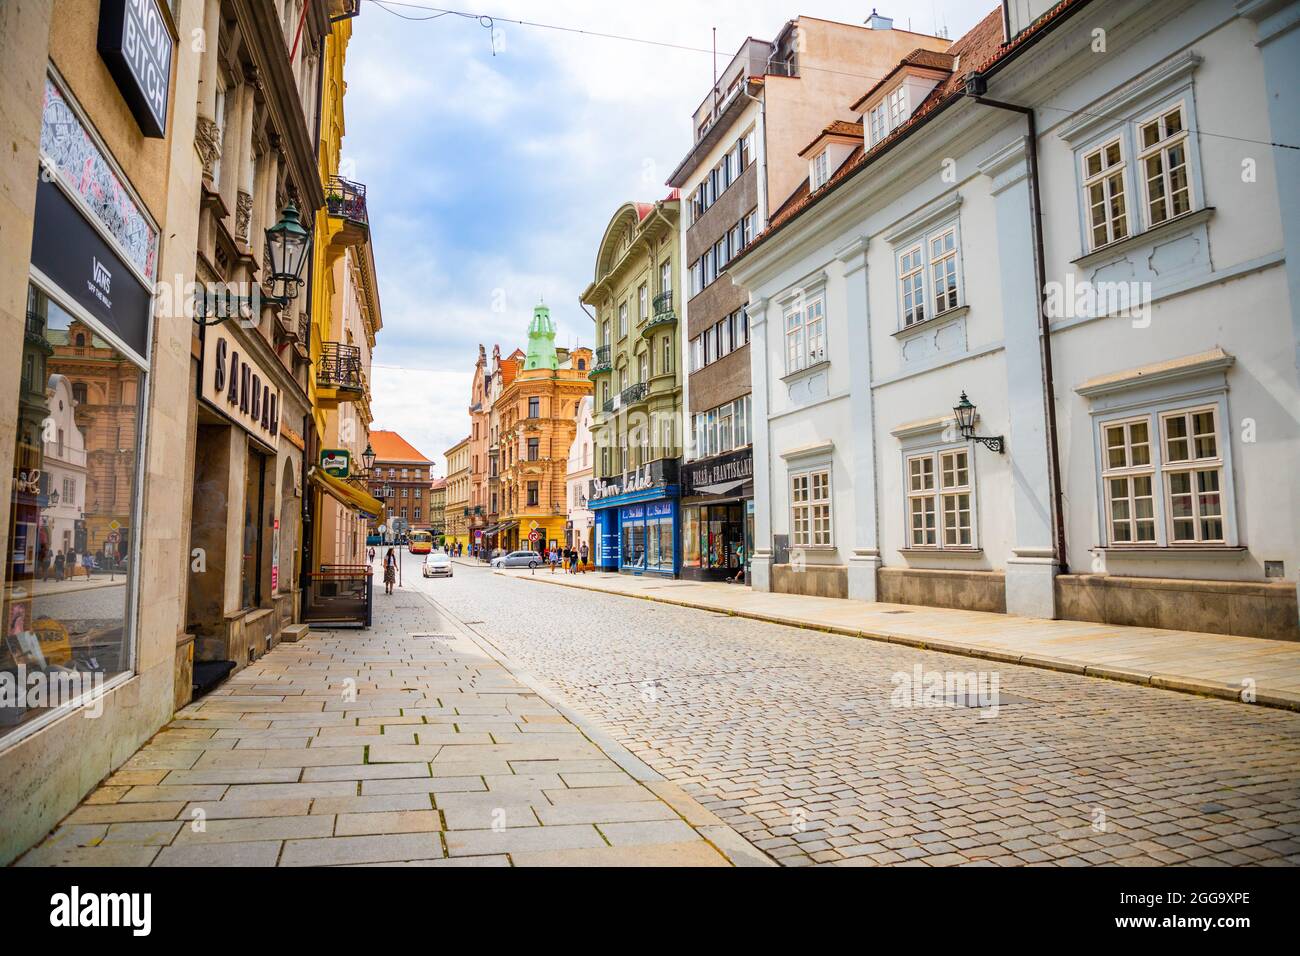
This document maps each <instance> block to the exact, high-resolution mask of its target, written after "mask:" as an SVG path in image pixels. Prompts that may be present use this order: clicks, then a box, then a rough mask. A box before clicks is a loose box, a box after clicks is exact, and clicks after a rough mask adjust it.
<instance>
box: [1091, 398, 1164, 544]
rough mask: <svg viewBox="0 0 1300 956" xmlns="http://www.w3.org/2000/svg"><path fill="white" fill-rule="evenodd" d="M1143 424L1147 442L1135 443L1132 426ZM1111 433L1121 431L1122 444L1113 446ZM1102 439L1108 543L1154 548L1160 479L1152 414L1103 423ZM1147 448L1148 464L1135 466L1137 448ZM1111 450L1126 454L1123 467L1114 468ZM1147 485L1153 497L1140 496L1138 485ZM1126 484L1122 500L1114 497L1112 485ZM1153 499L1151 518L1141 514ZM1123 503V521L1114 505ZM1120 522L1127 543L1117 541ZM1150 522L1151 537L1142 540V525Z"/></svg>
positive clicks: (1139, 463)
mask: <svg viewBox="0 0 1300 956" xmlns="http://www.w3.org/2000/svg"><path fill="white" fill-rule="evenodd" d="M1134 425H1141V426H1143V427H1145V429H1146V441H1145V442H1134V440H1133V426H1134ZM1112 431H1118V432H1119V433H1120V437H1121V439H1122V444H1120V445H1115V446H1112V445H1111V444H1110V436H1111V432H1112ZM1100 436H1101V463H1102V471H1101V493H1102V498H1103V500H1104V502H1105V521H1106V540H1107V541H1110V542H1111V543H1112V544H1114V545H1118V546H1119V547H1154V546H1155V545H1156V544H1157V542H1158V541H1159V540H1160V531H1161V528H1160V519H1159V517H1158V511H1157V495H1156V485H1157V484H1158V483H1159V479H1158V478H1157V476H1156V467H1155V460H1156V458H1155V455H1156V449H1155V447H1154V445H1155V442H1156V441H1157V438H1156V435H1155V432H1154V431H1153V430H1152V421H1151V416H1150V415H1149V414H1145V415H1136V416H1130V417H1127V418H1117V419H1111V420H1109V421H1106V422H1103V423H1102V425H1101V429H1100ZM1143 446H1144V447H1145V448H1146V461H1144V462H1137V463H1134V453H1133V451H1134V448H1135V447H1143ZM1112 447H1114V448H1116V449H1119V448H1122V449H1123V451H1124V462H1123V464H1119V465H1114V464H1112V463H1111V458H1110V452H1111V449H1112ZM1143 479H1145V481H1146V482H1147V487H1148V488H1149V489H1150V494H1148V495H1139V494H1138V493H1137V482H1138V481H1139V480H1143ZM1116 481H1123V482H1124V483H1125V488H1126V491H1125V494H1124V496H1123V498H1122V499H1120V498H1117V497H1115V496H1114V495H1113V494H1112V488H1111V483H1112V482H1116ZM1147 499H1150V502H1149V508H1148V509H1147V510H1148V511H1149V514H1148V515H1144V516H1139V515H1138V503H1139V502H1140V501H1146V500H1147ZM1120 500H1122V501H1123V502H1124V504H1125V508H1126V511H1127V516H1126V517H1122V518H1118V519H1117V518H1116V517H1115V504H1116V502H1117V501H1120ZM1117 521H1122V522H1124V523H1125V524H1126V525H1127V526H1128V534H1129V537H1128V540H1124V541H1121V540H1117V539H1118V536H1117V535H1116V534H1115V525H1116V522H1117ZM1147 523H1150V525H1151V537H1150V538H1142V537H1139V535H1140V533H1141V528H1140V527H1139V525H1141V524H1147Z"/></svg>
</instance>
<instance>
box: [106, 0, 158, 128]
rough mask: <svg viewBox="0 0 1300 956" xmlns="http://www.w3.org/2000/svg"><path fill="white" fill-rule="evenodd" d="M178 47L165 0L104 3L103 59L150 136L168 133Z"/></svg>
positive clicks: (141, 126) (128, 104)
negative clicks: (173, 63) (166, 11)
mask: <svg viewBox="0 0 1300 956" xmlns="http://www.w3.org/2000/svg"><path fill="white" fill-rule="evenodd" d="M175 47H176V44H175V41H174V40H173V39H172V33H171V28H170V27H169V26H168V25H167V20H166V18H165V16H164V15H163V12H162V5H161V2H160V0H102V2H101V3H100V6H99V53H100V56H102V57H103V58H104V62H105V63H107V64H108V70H109V72H110V73H112V74H113V79H114V80H116V81H117V86H118V89H120V90H121V91H122V96H123V98H124V99H125V100H126V104H127V106H129V107H130V108H131V113H132V114H133V115H134V116H135V121H136V122H137V123H139V124H140V130H141V131H142V132H143V133H144V135H145V136H152V137H155V138H158V139H161V138H162V137H163V136H164V135H165V134H166V131H167V99H168V91H169V90H170V88H171V78H172V51H173V50H174V49H175Z"/></svg>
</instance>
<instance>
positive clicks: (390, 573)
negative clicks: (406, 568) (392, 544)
mask: <svg viewBox="0 0 1300 956" xmlns="http://www.w3.org/2000/svg"><path fill="white" fill-rule="evenodd" d="M396 583H397V552H396V551H395V550H394V549H393V548H389V549H388V553H387V554H385V555H384V593H385V594H392V593H393V585H394V584H396Z"/></svg>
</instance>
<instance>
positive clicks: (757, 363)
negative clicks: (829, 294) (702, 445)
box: [749, 295, 772, 591]
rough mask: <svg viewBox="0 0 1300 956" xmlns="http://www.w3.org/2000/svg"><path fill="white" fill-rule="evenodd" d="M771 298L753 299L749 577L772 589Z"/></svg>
mask: <svg viewBox="0 0 1300 956" xmlns="http://www.w3.org/2000/svg"><path fill="white" fill-rule="evenodd" d="M767 301H768V300H767V299H763V298H758V297H757V296H753V295H751V296H750V299H749V363H750V374H751V377H752V379H753V382H752V384H751V392H750V397H751V402H752V406H753V410H754V420H753V421H752V422H751V423H750V429H751V431H752V432H753V435H754V442H753V445H754V542H753V544H754V552H753V554H752V556H751V557H750V566H749V577H750V583H751V584H752V585H753V588H754V590H755V591H770V590H772V459H771V454H772V441H771V432H770V431H769V429H768V421H767V402H768V375H769V369H768V358H767Z"/></svg>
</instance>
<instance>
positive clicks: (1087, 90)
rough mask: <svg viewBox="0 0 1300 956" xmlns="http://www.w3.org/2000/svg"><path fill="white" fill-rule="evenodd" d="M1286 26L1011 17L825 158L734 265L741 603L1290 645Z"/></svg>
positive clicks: (1157, 10)
mask: <svg viewBox="0 0 1300 956" xmlns="http://www.w3.org/2000/svg"><path fill="white" fill-rule="evenodd" d="M1084 8H1087V10H1088V15H1087V16H1086V17H1080V16H1076V14H1077V13H1078V11H1080V10H1082V9H1084ZM1286 10H1290V11H1292V13H1291V14H1290V15H1291V17H1292V19H1293V14H1294V10H1295V4H1264V5H1258V6H1257V5H1251V4H1238V5H1236V6H1235V7H1226V6H1225V5H1222V4H1216V3H1209V2H1205V3H1194V4H1190V5H1188V4H1181V5H1180V4H1172V3H1155V4H1136V3H1130V2H1124V0H1094V2H1091V3H1089V2H1084V0H1077V2H1074V3H1062V4H1057V5H1048V4H1045V3H1039V4H1023V3H1008V4H1007V5H1006V6H1005V9H998V10H994V11H992V12H990V14H989V15H988V17H986V18H985V19H984V20H983V21H982V22H981V23H980V24H979V25H977V26H976V27H975V28H974V29H973V30H972V31H971V32H970V33H969V34H967V35H966V36H964V37H962V38H961V39H960V40H959V41H957V42H956V43H955V44H953V46H952V47H951V48H950V49H949V50H948V51H947V52H946V54H945V55H944V56H936V55H933V54H925V55H920V54H917V55H910V56H906V57H904V58H902V59H901V60H900V61H899V63H898V64H896V66H895V68H894V69H893V70H890V71H889V72H888V73H886V74H885V76H884V78H883V79H882V80H880V81H879V82H878V83H876V84H875V85H874V86H873V87H871V88H868V89H866V90H864V91H863V95H862V96H861V97H860V98H858V99H857V100H856V101H855V104H854V107H853V108H854V109H855V110H860V111H861V120H862V125H863V127H864V131H863V140H862V143H861V144H860V146H858V147H856V148H855V149H854V150H853V151H851V152H849V153H847V154H846V153H844V152H843V151H842V150H841V151H839V155H836V153H835V152H832V148H833V146H834V141H833V139H832V138H830V137H824V138H823V141H822V142H821V143H814V144H813V148H812V149H811V150H810V151H808V152H807V153H806V154H805V155H806V158H807V159H808V162H809V176H808V181H807V182H806V183H805V184H804V185H803V186H802V187H801V188H800V190H799V191H797V192H796V194H795V196H793V197H792V199H791V201H790V202H789V203H787V204H786V206H785V208H784V209H782V210H781V211H780V212H779V213H778V214H777V215H776V216H774V218H773V223H772V225H771V226H770V227H769V229H768V230H767V232H766V233H765V234H764V235H763V236H761V237H760V238H759V240H758V241H756V243H755V244H754V245H753V246H752V247H751V248H750V249H749V250H748V251H747V252H746V253H745V255H744V256H743V257H742V258H741V259H740V260H739V261H738V262H735V263H732V265H731V266H730V272H731V274H732V277H733V279H734V280H735V281H736V282H738V283H740V284H742V285H744V286H745V287H746V288H747V289H748V290H749V293H750V303H751V304H750V315H751V324H752V329H753V332H752V334H753V345H752V346H751V348H752V351H753V362H752V365H753V375H754V383H755V388H754V409H755V418H756V421H757V423H758V427H757V429H756V432H755V493H756V504H757V509H756V510H757V521H756V531H755V534H756V538H755V553H754V584H755V587H757V588H762V589H772V590H779V591H791V592H797V593H813V594H826V595H838V596H844V595H847V596H849V597H854V598H861V599H865V600H881V601H888V602H895V603H904V604H927V605H937V606H952V607H965V608H974V609H982V610H991V611H1008V612H1011V613H1017V614H1024V615H1029V616H1037V617H1049V618H1050V617H1062V618H1073V619H1081V620H1090V621H1102V622H1110V623H1116V624H1134V625H1139V626H1152V627H1177V628H1183V629H1191V630H1200V631H1209V632H1218V633H1232V634H1243V635H1251V636H1262V637H1274V638H1283V639H1292V640H1294V639H1297V638H1300V632H1298V631H1297V624H1296V621H1297V614H1296V563H1297V560H1298V557H1300V556H1298V555H1297V552H1296V541H1297V540H1298V538H1297V535H1296V533H1295V531H1296V528H1297V525H1298V523H1300V522H1298V521H1297V515H1296V513H1295V510H1294V502H1293V501H1289V500H1288V501H1282V500H1279V499H1278V498H1277V496H1276V495H1275V493H1274V489H1273V480H1272V478H1271V476H1272V475H1275V474H1276V473H1277V472H1278V471H1279V470H1283V471H1285V470H1286V469H1287V467H1288V466H1287V464H1285V463H1287V462H1290V461H1293V460H1294V459H1295V455H1296V450H1297V448H1298V447H1300V444H1298V443H1300V434H1298V430H1297V426H1296V420H1295V418H1294V416H1293V415H1290V414H1287V413H1283V412H1282V411H1281V410H1282V409H1284V408H1285V409H1294V408H1296V407H1298V403H1297V385H1298V382H1297V374H1296V363H1295V360H1294V356H1295V355H1296V349H1297V325H1296V320H1295V315H1296V309H1295V302H1294V299H1293V298H1292V295H1291V290H1293V289H1295V288H1296V282H1295V273H1296V271H1297V270H1296V267H1295V264H1294V263H1293V262H1292V261H1291V259H1290V258H1289V257H1288V256H1287V255H1286V252H1287V250H1288V249H1289V248H1292V247H1293V243H1294V239H1295V235H1296V233H1297V230H1298V229H1300V218H1298V213H1297V206H1296V203H1295V202H1294V182H1295V172H1296V162H1295V159H1294V158H1293V157H1291V156H1289V155H1286V153H1287V152H1288V151H1286V150H1279V149H1272V148H1266V147H1263V146H1259V147H1254V146H1252V147H1249V149H1250V151H1251V156H1250V157H1248V158H1249V159H1250V162H1249V163H1246V162H1245V161H1244V160H1243V159H1242V156H1241V154H1242V150H1243V148H1244V147H1243V146H1242V144H1243V143H1272V142H1287V141H1289V140H1288V137H1292V136H1294V135H1295V130H1296V122H1295V117H1294V115H1292V114H1289V113H1287V112H1286V111H1285V110H1280V109H1279V108H1277V106H1276V104H1278V102H1279V101H1280V100H1284V99H1286V97H1287V96H1290V95H1291V93H1290V92H1283V91H1294V89H1295V88H1296V83H1295V80H1296V69H1297V68H1296V65H1295V64H1296V63H1297V62H1300V61H1297V60H1296V59H1295V58H1294V53H1295V45H1296V42H1297V41H1296V39H1295V31H1290V32H1289V33H1287V32H1284V31H1283V32H1279V31H1278V30H1277V25H1278V22H1279V21H1277V20H1275V19H1272V18H1273V17H1274V16H1275V15H1277V14H1278V13H1279V11H1282V12H1283V13H1285V11H1286ZM1175 13H1176V14H1177V15H1174V14H1175ZM1283 19H1286V17H1285V16H1284V17H1283ZM1031 26H1032V27H1033V29H1029V27H1031ZM1097 30H1102V31H1104V32H1105V34H1106V35H1107V36H1108V37H1109V38H1110V44H1109V48H1108V52H1107V54H1106V55H1105V56H1104V57H1099V56H1098V55H1097V54H1096V53H1094V52H1093V49H1092V46H1091V45H1090V41H1091V40H1092V39H1093V38H1095V35H1096V31H1097ZM1139 39H1140V42H1139ZM1049 78H1050V82H1049ZM971 92H974V93H975V94H976V95H973V96H972V95H968V94H970V93H971ZM1006 104H1010V105H1011V106H1012V107H1013V108H1012V109H1006V108H1004V107H1005V105H1006ZM882 105H883V106H884V107H885V111H884V114H883V118H882V114H881V113H880V107H881V106H882ZM1022 111H1027V113H1028V116H1029V117H1031V118H1032V120H1033V122H1032V125H1031V124H1030V123H1029V122H1028V121H1027V119H1026V112H1022ZM1027 134H1032V135H1027ZM823 155H825V156H826V157H827V158H826V159H825V160H820V162H821V163H824V166H825V167H826V168H828V172H827V173H826V174H825V176H824V177H821V178H819V176H820V171H819V169H818V165H819V157H820V156H823ZM931 168H933V169H939V170H942V171H943V172H944V174H943V175H938V176H924V177H920V176H917V175H915V170H917V169H931ZM1243 170H1247V172H1248V175H1245V176H1243ZM1040 204H1041V205H1040ZM1036 208H1038V209H1040V210H1041V215H1039V216H1036V215H1035V214H1034V210H1035V209H1036ZM1040 230H1041V231H1040ZM1036 237H1037V238H1036ZM1039 242H1041V246H1038V245H1037V244H1038V243H1039ZM1036 246H1037V247H1038V248H1041V250H1042V257H1041V263H1042V265H1041V270H1042V271H1041V273H1038V267H1037V266H1036V263H1037V262H1038V261H1040V260H1039V259H1038V257H1037V254H1036V252H1037V249H1036ZM1227 311H1231V312H1233V313H1234V314H1239V315H1240V314H1249V315H1251V316H1252V317H1253V319H1252V321H1250V322H1249V323H1236V322H1230V323H1225V322H1224V321H1222V320H1221V318H1220V317H1221V316H1222V315H1224V314H1226V312H1227ZM814 344H815V345H816V347H815V348H814ZM1263 383H1269V384H1268V385H1265V384H1263Z"/></svg>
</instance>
